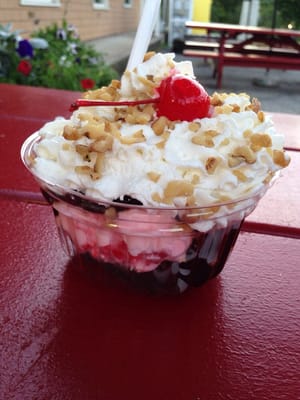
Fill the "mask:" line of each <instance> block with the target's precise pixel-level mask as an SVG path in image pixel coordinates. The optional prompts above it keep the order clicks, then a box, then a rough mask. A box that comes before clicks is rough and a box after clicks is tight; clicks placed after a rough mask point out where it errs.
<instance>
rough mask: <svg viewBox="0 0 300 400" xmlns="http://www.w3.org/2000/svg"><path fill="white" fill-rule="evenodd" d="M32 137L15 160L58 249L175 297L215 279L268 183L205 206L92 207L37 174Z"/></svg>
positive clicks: (118, 204)
mask: <svg viewBox="0 0 300 400" xmlns="http://www.w3.org/2000/svg"><path fill="white" fill-rule="evenodd" d="M38 140H39V137H38V136H37V135H36V134H34V135H32V136H31V137H29V138H28V139H27V140H26V141H25V142H24V144H23V146H22V150H21V156H22V160H23V162H24V164H25V166H26V167H27V168H28V170H29V171H30V172H31V173H32V174H33V175H34V177H35V179H36V180H37V181H38V183H39V185H40V187H41V191H42V193H43V195H44V197H45V198H46V200H47V201H48V202H49V204H51V206H52V208H53V211H54V215H55V220H56V224H57V227H58V232H59V236H60V239H61V242H62V245H63V247H64V249H65V251H66V252H67V254H69V255H70V256H71V257H79V259H80V261H81V263H82V264H83V265H88V264H89V262H90V261H91V260H93V261H95V262H96V263H97V264H99V266H100V267H103V268H105V269H106V270H108V271H112V272H117V275H120V276H122V277H123V278H125V279H126V280H128V281H129V282H131V283H133V284H134V286H136V287H138V288H143V289H147V290H150V291H154V292H162V293H182V292H184V291H185V290H186V289H187V288H188V287H196V286H200V285H202V284H203V283H204V282H206V281H208V280H209V279H211V278H213V277H215V276H216V275H218V274H219V273H220V272H221V270H222V269H223V267H224V265H225V263H226V261H227V258H228V256H229V254H230V252H231V250H232V248H233V246H234V244H235V241H236V239H237V237H238V234H239V231H240V228H241V224H242V222H243V221H244V219H245V217H246V216H247V215H249V214H250V213H251V212H252V211H253V210H254V208H255V207H256V205H257V203H258V201H259V199H260V198H261V197H262V196H263V195H264V193H265V191H266V190H267V188H268V186H269V184H268V185H265V186H264V187H263V188H261V189H260V191H258V192H256V193H254V194H252V195H251V196H249V197H244V198H240V199H238V200H236V201H231V202H224V203H216V204H213V205H210V206H206V207H193V208H191V207H188V208H187V207H183V208H174V207H169V208H161V207H145V206H141V205H134V204H133V205H132V204H126V203H121V202H106V201H98V200H95V199H94V198H91V197H89V196H86V195H83V194H81V193H80V192H78V191H76V190H72V189H69V188H65V187H62V186H59V185H56V184H53V183H51V182H48V181H45V180H43V179H41V178H39V177H38V176H37V175H36V172H35V171H34V170H33V165H32V160H33V159H34V157H35V154H34V144H35V143H36V142H37V141H38Z"/></svg>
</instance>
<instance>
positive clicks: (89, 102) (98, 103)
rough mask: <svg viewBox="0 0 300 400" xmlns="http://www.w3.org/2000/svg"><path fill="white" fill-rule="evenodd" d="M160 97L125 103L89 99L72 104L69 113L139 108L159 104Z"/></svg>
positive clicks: (126, 101) (78, 100)
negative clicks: (90, 109)
mask: <svg viewBox="0 0 300 400" xmlns="http://www.w3.org/2000/svg"><path fill="white" fill-rule="evenodd" d="M158 102H159V97H155V98H151V99H144V100H124V101H103V100H87V99H77V100H76V101H75V102H74V103H72V104H71V106H70V108H69V111H75V110H78V108H79V107H92V106H97V107H98V106H113V107H119V106H137V105H139V104H151V103H158Z"/></svg>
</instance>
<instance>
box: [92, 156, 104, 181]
mask: <svg viewBox="0 0 300 400" xmlns="http://www.w3.org/2000/svg"><path fill="white" fill-rule="evenodd" d="M103 161H104V153H98V154H97V158H96V162H95V165H94V171H95V172H96V173H97V174H98V175H99V178H100V177H101V173H102V169H103Z"/></svg>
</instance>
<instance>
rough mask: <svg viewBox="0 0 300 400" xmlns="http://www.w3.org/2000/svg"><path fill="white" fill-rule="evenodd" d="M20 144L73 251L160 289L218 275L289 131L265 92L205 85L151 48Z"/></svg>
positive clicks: (283, 161) (284, 159) (279, 164)
mask: <svg viewBox="0 0 300 400" xmlns="http://www.w3.org/2000/svg"><path fill="white" fill-rule="evenodd" d="M71 110H72V113H71V116H70V118H69V119H64V118H60V117H58V118H57V119H55V120H54V121H51V122H49V123H47V124H46V125H45V126H43V127H42V128H41V129H40V130H39V131H38V132H36V133H35V134H34V135H32V136H31V137H30V138H29V139H28V140H27V141H26V142H25V143H24V145H23V148H22V157H23V160H24V162H25V164H26V166H27V167H28V168H29V169H30V171H31V172H32V173H33V175H34V176H35V177H36V179H37V180H38V182H39V184H40V186H41V189H42V191H43V193H44V195H45V197H46V198H47V200H48V201H49V203H50V204H51V205H52V207H53V209H54V212H55V218H56V222H57V225H58V228H59V231H60V234H61V237H62V240H63V242H64V243H65V245H66V247H67V248H68V249H69V252H70V254H76V255H80V256H81V257H82V259H83V260H84V259H85V257H90V258H93V259H94V260H96V261H97V262H98V263H99V264H101V265H102V266H105V267H106V268H108V269H114V270H118V271H120V273H122V274H123V275H124V276H127V277H134V279H137V281H138V282H141V283H143V282H146V284H147V285H148V286H149V287H151V288H155V289H158V290H162V291H171V292H182V291H184V290H185V289H186V288H187V287H188V286H198V285H200V284H202V283H203V282H205V281H206V280H208V279H209V278H211V277H213V276H215V275H217V274H218V273H219V272H220V271H221V269H222V268H223V266H224V263H225V262H226V259H227V256H228V254H229V253H230V250H231V249H232V246H233V245H234V242H235V239H236V238H237V236H238V233H239V229H240V226H241V224H242V222H243V220H244V218H245V217H246V216H247V215H248V214H249V213H250V212H251V211H252V210H253V209H254V208H255V206H256V204H257V202H258V200H259V199H260V198H261V197H262V196H263V194H264V193H265V191H266V190H267V189H268V187H269V185H270V182H272V180H273V178H274V177H275V176H276V174H277V172H278V171H279V170H280V169H282V168H284V167H285V166H287V165H288V163H289V156H288V155H287V154H286V153H285V152H284V150H283V136H282V135H281V134H279V133H277V132H276V130H275V128H274V125H273V123H272V120H271V118H270V117H269V116H267V115H266V114H265V113H264V112H263V111H262V110H261V107H260V103H259V102H258V100H256V99H251V98H250V97H249V96H248V95H247V94H245V93H240V94H234V93H213V94H212V95H211V96H209V95H208V93H207V92H206V90H205V89H204V88H203V87H202V85H201V84H200V83H199V82H198V81H197V80H196V79H195V77H194V73H193V68H192V64H191V63H190V62H189V61H182V62H176V61H175V57H174V54H172V53H167V54H161V53H148V54H147V55H146V56H145V59H144V61H143V62H142V63H141V64H140V65H138V66H137V67H136V68H134V69H133V70H126V71H125V72H124V74H123V76H122V77H121V79H120V80H119V81H117V80H114V81H112V82H111V84H110V85H109V86H107V87H102V88H99V89H96V90H93V91H88V92H87V93H85V94H84V96H83V98H82V99H79V100H77V101H74V104H72V105H71Z"/></svg>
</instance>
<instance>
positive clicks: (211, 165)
mask: <svg viewBox="0 0 300 400" xmlns="http://www.w3.org/2000/svg"><path fill="white" fill-rule="evenodd" d="M218 164H219V160H218V159H217V158H216V157H208V159H207V160H206V163H205V168H206V171H207V172H208V173H209V174H213V173H214V172H215V170H216V168H217V166H218Z"/></svg>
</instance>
